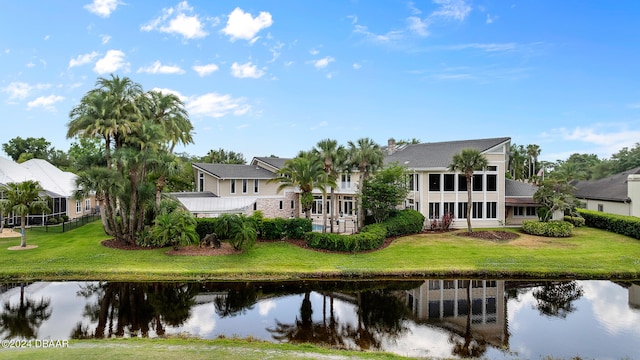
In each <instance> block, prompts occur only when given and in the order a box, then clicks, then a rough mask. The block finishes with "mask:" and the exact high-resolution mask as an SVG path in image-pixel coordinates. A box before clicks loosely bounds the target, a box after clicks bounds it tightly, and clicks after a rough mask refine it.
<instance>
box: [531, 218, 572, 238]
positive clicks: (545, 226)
mask: <svg viewBox="0 0 640 360" xmlns="http://www.w3.org/2000/svg"><path fill="white" fill-rule="evenodd" d="M572 229H573V225H571V223H569V222H566V221H553V220H552V221H546V222H542V221H536V220H525V221H524V222H523V223H522V231H524V232H525V233H527V234H531V235H538V236H546V237H569V236H571V230H572Z"/></svg>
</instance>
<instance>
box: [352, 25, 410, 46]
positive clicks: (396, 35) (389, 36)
mask: <svg viewBox="0 0 640 360" xmlns="http://www.w3.org/2000/svg"><path fill="white" fill-rule="evenodd" d="M353 32H355V33H358V34H362V35H364V36H365V37H366V38H367V39H368V40H369V41H373V42H376V43H389V42H391V41H395V40H399V39H401V38H402V34H403V32H402V31H400V30H392V31H389V32H387V33H386V34H375V33H372V32H370V31H369V29H368V28H367V27H366V26H364V25H358V24H356V25H354V28H353Z"/></svg>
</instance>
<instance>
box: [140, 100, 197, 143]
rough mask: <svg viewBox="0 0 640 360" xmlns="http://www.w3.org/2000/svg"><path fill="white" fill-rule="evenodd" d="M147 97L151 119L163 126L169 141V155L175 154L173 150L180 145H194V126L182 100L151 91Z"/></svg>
mask: <svg viewBox="0 0 640 360" xmlns="http://www.w3.org/2000/svg"><path fill="white" fill-rule="evenodd" d="M147 97H148V103H147V107H148V108H147V110H148V111H149V113H150V114H149V118H151V119H152V120H153V121H154V122H155V123H157V124H160V125H162V128H163V130H164V133H165V136H166V138H167V140H168V141H169V149H168V150H169V153H170V154H173V149H174V148H175V146H176V145H177V144H178V143H182V144H183V145H187V144H191V143H193V125H192V124H191V122H190V121H189V118H188V114H187V110H186V109H185V108H184V103H183V102H182V100H180V99H179V98H178V97H177V96H175V95H173V94H165V93H161V92H158V91H149V92H148V93H147Z"/></svg>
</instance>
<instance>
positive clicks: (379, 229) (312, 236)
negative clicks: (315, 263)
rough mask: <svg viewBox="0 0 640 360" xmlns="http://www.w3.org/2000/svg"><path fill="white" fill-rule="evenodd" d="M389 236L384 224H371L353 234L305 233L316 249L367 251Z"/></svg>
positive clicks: (305, 236)
mask: <svg viewBox="0 0 640 360" xmlns="http://www.w3.org/2000/svg"><path fill="white" fill-rule="evenodd" d="M386 238H387V227H386V226H385V225H384V224H371V225H367V226H365V227H363V228H362V230H361V231H360V232H359V233H357V234H353V235H341V234H331V233H324V234H323V233H319V232H308V233H305V234H304V240H305V241H306V243H307V245H308V246H310V247H312V248H316V249H325V250H332V251H350V252H356V251H365V250H372V249H377V248H379V247H380V246H382V244H383V243H384V240H385V239H386Z"/></svg>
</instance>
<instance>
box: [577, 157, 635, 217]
mask: <svg viewBox="0 0 640 360" xmlns="http://www.w3.org/2000/svg"><path fill="white" fill-rule="evenodd" d="M571 185H573V186H574V187H575V188H576V189H575V191H574V193H573V195H574V196H575V197H576V198H577V199H579V200H581V201H582V202H583V203H584V204H585V205H586V208H587V209H588V210H595V211H601V212H606V213H611V214H618V215H628V216H638V217H640V167H637V168H634V169H631V170H627V171H624V172H621V173H618V174H615V175H612V176H609V177H606V178H604V179H600V180H573V181H572V182H571Z"/></svg>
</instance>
